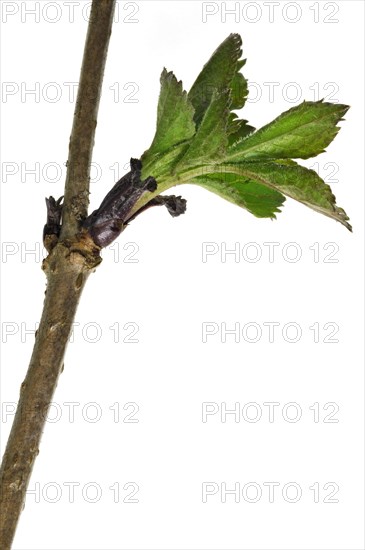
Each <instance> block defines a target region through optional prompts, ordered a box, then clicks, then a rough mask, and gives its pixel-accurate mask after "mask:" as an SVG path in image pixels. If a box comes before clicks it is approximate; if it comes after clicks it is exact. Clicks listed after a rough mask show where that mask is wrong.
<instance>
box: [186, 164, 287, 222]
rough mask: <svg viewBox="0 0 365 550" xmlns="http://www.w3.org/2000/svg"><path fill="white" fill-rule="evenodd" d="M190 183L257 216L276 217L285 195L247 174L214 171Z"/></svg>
mask: <svg viewBox="0 0 365 550" xmlns="http://www.w3.org/2000/svg"><path fill="white" fill-rule="evenodd" d="M191 183H196V184H198V185H199V186H201V187H204V188H205V189H208V190H209V191H212V192H213V193H215V194H216V195H219V196H220V197H222V198H223V199H226V200H228V201H230V202H233V203H234V204H237V205H238V206H241V207H242V208H245V209H246V210H248V211H249V212H251V214H253V215H254V216H256V217H257V218H276V215H275V212H281V210H279V207H280V206H282V204H283V203H284V201H285V197H284V196H283V195H282V194H281V193H279V192H278V191H275V190H274V189H270V188H268V187H266V186H264V185H261V184H260V183H257V181H255V180H254V179H250V178H248V177H247V176H240V175H238V174H231V173H228V172H216V173H213V174H206V175H202V176H197V177H195V178H194V179H193V180H192V182H191Z"/></svg>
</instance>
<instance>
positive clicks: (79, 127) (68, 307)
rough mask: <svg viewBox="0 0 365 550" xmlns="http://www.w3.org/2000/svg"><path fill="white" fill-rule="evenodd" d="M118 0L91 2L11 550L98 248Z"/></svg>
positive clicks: (48, 268) (13, 455)
mask: <svg viewBox="0 0 365 550" xmlns="http://www.w3.org/2000/svg"><path fill="white" fill-rule="evenodd" d="M115 1H116V0H93V3H92V8H91V14H90V21H89V26H88V32H87V37H86V43H85V49H84V57H83V63H82V68H81V74H80V84H79V89H78V96H77V102H76V107H75V113H74V120H73V127H72V132H71V137H70V146H69V157H68V164H67V175H66V183H65V193H64V196H65V198H64V205H63V214H62V216H63V224H62V231H61V235H60V240H59V241H58V243H57V244H56V246H55V247H54V248H53V250H52V251H51V253H50V255H49V256H48V257H47V258H46V260H44V262H43V266H42V268H43V270H44V271H45V273H46V276H47V290H46V297H45V301H44V307H43V313H42V317H41V321H40V325H39V329H38V331H37V333H36V341H35V345H34V349H33V353H32V357H31V360H30V365H29V368H28V372H27V375H26V378H25V380H24V382H23V384H22V385H21V389H20V396H19V402H18V407H17V411H16V414H15V418H14V422H13V426H12V430H11V433H10V436H9V440H8V444H7V447H6V450H5V453H4V457H3V462H2V465H1V470H0V509H1V517H0V548H1V549H2V550H10V548H11V545H12V542H13V539H14V534H15V530H16V527H17V524H18V520H19V516H20V514H21V511H22V508H23V506H24V499H25V494H26V490H27V487H28V483H29V479H30V476H31V473H32V469H33V465H34V461H35V459H36V456H37V455H38V452H39V444H40V440H41V435H42V432H43V429H44V425H45V421H46V416H47V412H48V408H49V404H50V402H51V400H52V396H53V393H54V390H55V388H56V386H57V381H58V378H59V375H60V372H62V370H63V359H64V355H65V350H66V347H67V343H68V340H69V337H70V333H71V329H72V323H73V320H74V317H75V313H76V309H77V306H78V302H79V299H80V296H81V293H82V290H83V288H84V285H85V283H86V281H87V278H88V276H89V274H90V273H91V272H92V271H94V270H95V267H96V266H97V265H98V264H99V263H100V261H101V260H100V255H99V252H100V248H99V247H98V246H96V245H95V244H94V243H93V241H92V239H91V238H89V237H88V236H87V235H85V234H83V233H80V224H81V222H82V220H83V219H85V218H86V216H87V210H88V204H89V180H90V164H91V157H92V151H93V146H94V136H95V128H96V120H97V113H98V107H99V101H100V95H101V87H102V81H103V75H104V67H105V61H106V57H107V52H108V45H109V39H110V34H111V28H112V23H113V15H114V9H115Z"/></svg>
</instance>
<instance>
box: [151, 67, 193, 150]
mask: <svg viewBox="0 0 365 550" xmlns="http://www.w3.org/2000/svg"><path fill="white" fill-rule="evenodd" d="M193 117H194V108H193V106H192V104H191V102H190V100H189V99H188V95H187V92H185V91H184V90H183V88H182V82H181V80H180V81H177V79H176V77H175V75H174V74H173V72H171V71H170V72H167V71H166V69H164V70H163V71H162V74H161V91H160V96H159V100H158V107H157V125H156V133H155V137H154V138H153V141H152V144H151V147H150V148H149V149H148V151H146V152H145V153H144V155H145V157H147V156H151V155H154V154H156V153H162V152H164V151H166V150H167V149H170V148H171V147H173V146H174V145H176V144H178V143H180V142H182V141H185V140H188V139H190V138H191V137H192V136H193V135H194V134H195V124H194V120H193ZM147 154H148V155H147Z"/></svg>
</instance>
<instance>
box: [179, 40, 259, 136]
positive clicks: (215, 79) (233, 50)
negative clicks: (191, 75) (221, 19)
mask: <svg viewBox="0 0 365 550" xmlns="http://www.w3.org/2000/svg"><path fill="white" fill-rule="evenodd" d="M241 45H242V40H241V37H240V35H239V34H230V35H229V36H228V37H227V38H226V39H225V40H224V42H222V44H221V45H220V46H219V47H218V48H217V49H216V51H215V52H214V53H213V55H212V56H211V58H210V59H209V61H208V62H207V63H206V64H205V65H204V67H203V69H202V71H201V73H200V74H199V76H198V77H197V79H196V80H195V82H194V84H193V86H192V88H191V90H190V92H189V94H188V97H189V99H190V101H191V103H192V105H193V106H194V109H195V115H194V121H195V123H196V125H197V127H198V126H199V125H200V123H201V122H202V120H203V118H204V114H205V112H206V111H207V109H208V108H209V105H210V104H211V101H212V96H213V93H214V91H218V92H221V93H222V92H224V91H225V90H226V89H227V88H229V89H231V91H232V105H231V108H232V109H239V108H241V107H243V105H244V103H245V100H246V97H247V93H248V90H247V81H246V80H245V78H244V77H243V76H242V75H241V76H238V70H239V69H240V68H241V67H242V66H243V64H244V61H239V59H240V57H241V55H242V50H241ZM233 105H234V106H233Z"/></svg>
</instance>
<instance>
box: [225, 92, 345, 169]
mask: <svg viewBox="0 0 365 550" xmlns="http://www.w3.org/2000/svg"><path fill="white" fill-rule="evenodd" d="M348 109H349V107H348V106H347V105H341V104H339V103H325V102H323V100H321V101H317V102H312V101H304V102H303V103H301V104H300V105H298V106H297V107H293V108H292V109H289V110H288V111H285V112H284V113H282V114H281V115H280V116H279V117H278V118H276V119H275V120H274V121H273V122H271V123H270V124H267V125H266V126H263V127H262V128H260V129H259V130H257V132H255V133H254V134H251V135H249V136H248V137H244V138H242V139H240V140H238V141H236V142H235V143H233V144H232V145H231V146H230V147H229V150H228V154H227V160H229V161H231V162H240V161H242V160H269V159H284V158H303V159H307V158H310V157H314V156H316V155H318V154H319V153H322V152H323V151H324V148H325V147H327V145H329V143H331V141H332V140H333V138H334V137H335V136H336V134H337V132H338V131H339V128H338V127H337V126H336V125H337V123H338V122H339V121H340V120H343V118H342V117H343V116H344V114H345V113H346V112H347V110H348Z"/></svg>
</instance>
